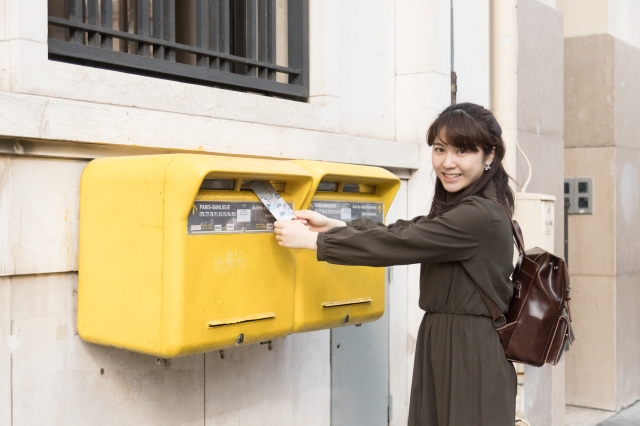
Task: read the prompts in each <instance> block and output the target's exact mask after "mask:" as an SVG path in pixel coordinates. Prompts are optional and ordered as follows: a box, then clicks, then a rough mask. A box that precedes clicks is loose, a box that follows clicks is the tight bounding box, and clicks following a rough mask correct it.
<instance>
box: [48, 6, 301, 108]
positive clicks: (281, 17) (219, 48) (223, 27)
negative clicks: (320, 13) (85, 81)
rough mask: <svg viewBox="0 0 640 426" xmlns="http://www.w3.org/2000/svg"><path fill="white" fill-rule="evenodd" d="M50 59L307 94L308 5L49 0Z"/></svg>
mask: <svg viewBox="0 0 640 426" xmlns="http://www.w3.org/2000/svg"><path fill="white" fill-rule="evenodd" d="M48 4H49V40H48V45H49V58H50V59H54V60H63V61H67V62H74V63H80V64H83V65H89V66H97V67H102V68H111V69H116V70H120V71H126V72H132V73H139V74H144V75H150V76H155V77H162V78H168V79H173V80H179V81H185V82H191V83H199V84H206V85H210V86H219V87H226V88H231V89H236V90H244V91H251V92H259V93H265V94H272V95H280V96H284V97H291V98H305V97H307V96H308V94H309V78H308V75H309V58H308V56H309V55H308V39H309V24H308V0H291V1H287V0H48Z"/></svg>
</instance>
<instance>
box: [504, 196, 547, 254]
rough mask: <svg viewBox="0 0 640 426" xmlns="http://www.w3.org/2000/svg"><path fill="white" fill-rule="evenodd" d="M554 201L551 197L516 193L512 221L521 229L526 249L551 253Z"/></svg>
mask: <svg viewBox="0 0 640 426" xmlns="http://www.w3.org/2000/svg"><path fill="white" fill-rule="evenodd" d="M555 201H556V197H554V196H553V195H545V194H529V193H522V192H518V193H516V206H515V212H514V219H515V220H516V221H517V222H518V224H519V225H520V227H521V228H522V234H523V237H524V243H525V246H526V248H531V247H540V248H542V249H544V250H546V251H548V252H551V253H553V240H554V220H553V218H554V213H555V209H554V204H555Z"/></svg>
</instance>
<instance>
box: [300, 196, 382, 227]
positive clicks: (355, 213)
mask: <svg viewBox="0 0 640 426" xmlns="http://www.w3.org/2000/svg"><path fill="white" fill-rule="evenodd" d="M309 210H313V211H315V212H318V213H320V214H323V215H325V216H327V217H328V218H331V219H339V220H344V221H351V220H355V219H360V218H362V217H364V218H367V219H371V220H375V221H376V222H382V221H383V220H384V205H383V204H382V203H360V202H355V203H349V202H345V201H315V200H314V201H312V202H311V206H309Z"/></svg>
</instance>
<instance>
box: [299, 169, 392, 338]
mask: <svg viewBox="0 0 640 426" xmlns="http://www.w3.org/2000/svg"><path fill="white" fill-rule="evenodd" d="M294 163H295V164H297V165H298V166H300V167H301V168H303V169H305V170H306V171H308V172H309V173H310V174H311V176H312V177H313V185H312V188H311V191H310V192H309V194H308V196H307V198H306V199H305V201H304V204H303V206H302V207H303V208H308V209H310V210H314V211H317V212H318V213H321V214H323V215H325V216H328V217H330V218H332V219H339V220H343V221H345V222H348V221H350V220H353V219H358V218H361V217H364V218H369V219H372V220H375V221H377V222H384V218H385V216H386V214H387V211H388V210H389V206H390V205H391V202H392V201H393V198H394V197H395V195H396V192H397V191H398V188H399V187H400V179H398V178H397V177H396V176H395V175H393V174H392V173H391V172H389V171H387V170H384V169H382V168H379V167H367V166H357V165H350V164H338V163H327V162H322V161H294ZM384 308H385V269H384V268H373V267H367V266H343V265H333V264H329V263H326V262H318V261H317V260H316V252H313V251H309V250H297V252H296V284H295V296H294V323H293V330H294V332H301V331H312V330H319V329H323V328H332V327H339V326H342V325H351V324H361V323H364V322H369V321H374V320H376V319H378V318H380V317H381V316H382V314H384Z"/></svg>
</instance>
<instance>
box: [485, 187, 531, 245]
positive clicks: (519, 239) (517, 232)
mask: <svg viewBox="0 0 640 426" xmlns="http://www.w3.org/2000/svg"><path fill="white" fill-rule="evenodd" d="M488 199H489V200H491V201H493V202H494V203H496V204H497V205H498V206H500V208H501V209H502V210H504V212H505V213H506V214H507V217H508V218H509V221H510V222H511V229H512V230H513V241H514V242H515V244H516V248H517V249H518V253H520V255H523V254H524V250H525V249H524V237H523V236H522V229H520V225H518V222H516V221H515V220H513V219H512V218H511V213H509V210H507V209H506V207H505V206H503V205H502V204H500V203H499V202H498V200H496V199H495V198H488Z"/></svg>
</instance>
